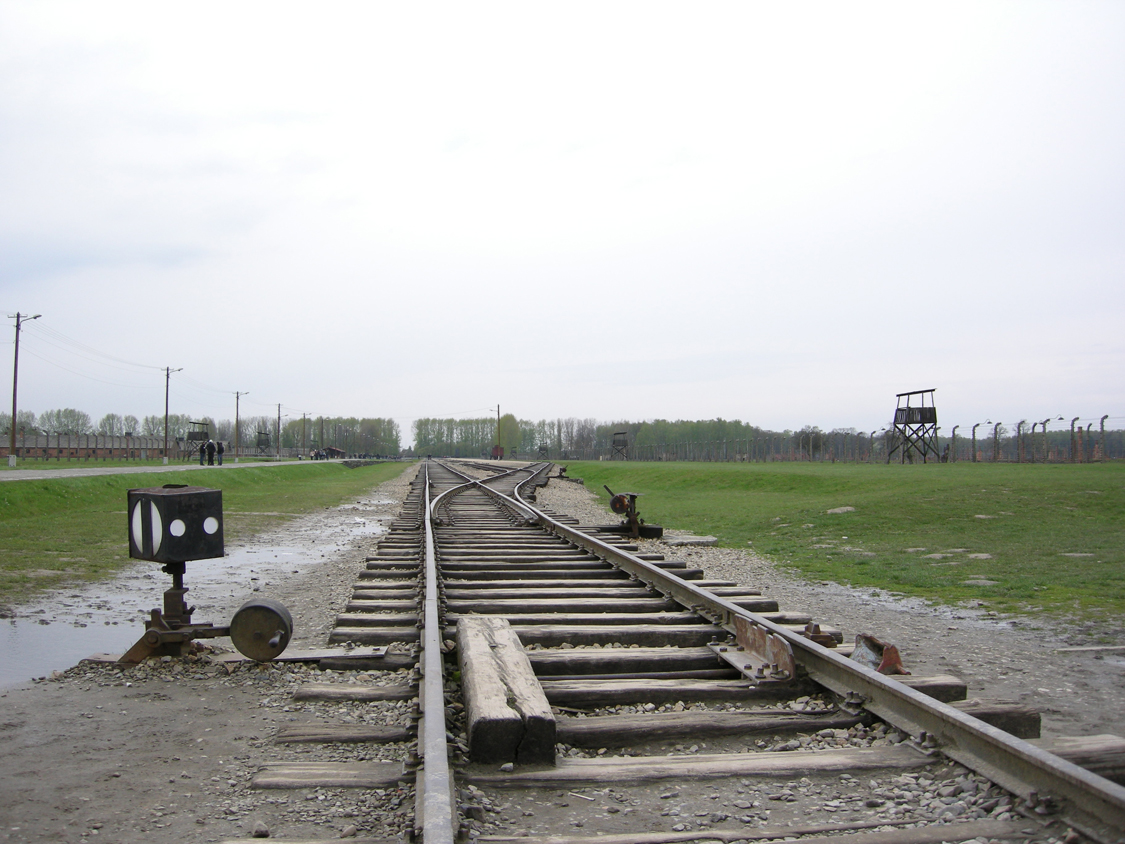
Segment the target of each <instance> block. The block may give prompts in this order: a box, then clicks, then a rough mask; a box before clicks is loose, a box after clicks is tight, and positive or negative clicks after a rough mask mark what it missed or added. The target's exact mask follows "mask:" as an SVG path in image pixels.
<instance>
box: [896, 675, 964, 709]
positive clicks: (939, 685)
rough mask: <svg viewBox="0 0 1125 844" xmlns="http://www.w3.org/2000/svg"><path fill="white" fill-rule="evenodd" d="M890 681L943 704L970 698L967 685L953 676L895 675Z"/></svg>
mask: <svg viewBox="0 0 1125 844" xmlns="http://www.w3.org/2000/svg"><path fill="white" fill-rule="evenodd" d="M888 679H890V680H898V682H900V683H902V684H903V685H904V686H909V687H910V688H912V689H914V691H916V692H921V693H922V694H924V695H929V696H930V697H932V698H934V699H935V700H940V701H941V702H942V703H952V702H953V701H955V700H964V699H965V698H966V697H967V696H968V686H966V685H965V681H964V680H962V679H960V678H959V677H954V676H953V675H951V674H935V675H933V676H932V677H915V676H913V675H895V676H894V677H889V678H888Z"/></svg>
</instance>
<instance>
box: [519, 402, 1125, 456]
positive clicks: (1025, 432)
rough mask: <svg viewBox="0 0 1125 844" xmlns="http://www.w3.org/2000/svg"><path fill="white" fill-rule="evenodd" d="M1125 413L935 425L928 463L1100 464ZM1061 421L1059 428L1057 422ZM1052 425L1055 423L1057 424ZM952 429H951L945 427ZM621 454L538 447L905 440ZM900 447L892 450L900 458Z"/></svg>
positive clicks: (793, 451) (859, 436)
mask: <svg viewBox="0 0 1125 844" xmlns="http://www.w3.org/2000/svg"><path fill="white" fill-rule="evenodd" d="M1123 421H1125V417H1121V416H1117V417H1115V416H1110V415H1108V414H1106V415H1104V416H1101V417H1097V418H1085V417H1078V416H1076V417H1073V418H1071V419H1066V418H1064V417H1056V418H1054V419H1046V420H1035V421H1028V420H1026V419H1021V420H1018V421H1016V422H1012V423H1004V422H993V421H992V420H991V419H989V420H987V421H986V422H978V423H975V424H973V425H964V426H963V425H954V426H950V427H949V428H945V429H943V428H942V427H938V436H937V445H938V452H939V453H938V454H936V455H927V456H926V458H925V461H926V462H941V463H945V462H950V463H953V462H973V463H1099V462H1104V461H1107V460H1121V459H1123V458H1125V430H1123V429H1122V428H1120V427H1107V424H1106V423H1107V422H1108V423H1110V425H1111V426H1112V425H1113V424H1114V423H1116V424H1117V425H1120V424H1121V423H1122V422H1123ZM1055 426H1059V427H1055ZM1053 428H1054V429H1053ZM945 431H948V433H945ZM636 440H637V438H633V439H632V440H631V441H630V442H629V443H628V445H627V447H626V448H625V450H624V453H622V451H621V449H620V448H619V447H615V446H614V445H613V444H612V443H605V444H602V443H599V444H597V445H595V446H592V447H587V448H557V447H546V448H542V447H541V448H540V451H539V454H538V455H537V456H538V457H540V458H545V459H550V460H622V459H624V460H634V461H642V462H673V461H683V462H704V463H708V462H736V463H743V462H750V463H774V462H801V461H803V462H825V463H836V462H849V463H876V462H886V461H887V455H888V454H891V452H892V451H894V449H895V444H896V442H901V440H900V439H899V438H898V437H897V435H896V433H895V431H894V428H893V426H890V425H888V426H887V427H884V428H880V429H876V430H872V431H869V432H861V431H829V432H823V431H817V430H813V431H809V430H805V431H794V432H784V433H766V434H762V435H760V436H757V437H746V438H743V439H729V440H702V441H688V440H674V441H664V442H645V441H644V438H641V441H640V442H638V441H636ZM902 451H903V450H902V449H901V448H900V449H899V450H898V451H897V452H895V454H894V455H893V457H892V460H893V462H898V461H899V460H900V452H902ZM906 454H907V457H906V458H905V460H906V462H923V458H922V455H920V454H918V453H917V452H909V451H908V452H906Z"/></svg>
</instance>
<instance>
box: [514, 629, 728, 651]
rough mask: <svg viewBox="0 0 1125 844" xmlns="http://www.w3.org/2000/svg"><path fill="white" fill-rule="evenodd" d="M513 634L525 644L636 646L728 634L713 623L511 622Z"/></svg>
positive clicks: (682, 643)
mask: <svg viewBox="0 0 1125 844" xmlns="http://www.w3.org/2000/svg"><path fill="white" fill-rule="evenodd" d="M513 628H514V629H515V631H516V635H517V636H519V637H520V641H521V642H523V643H524V645H533V644H534V645H542V646H543V647H555V648H557V647H559V646H560V645H564V644H571V645H612V644H614V643H620V644H622V645H639V646H641V647H681V648H689V647H701V646H703V645H706V644H707V643H708V642H710V641H712V640H713V639H715V638H716V637H718V639H720V640H722V639H725V638H726V636H727V632H726V631H725V630H723V628H721V627H718V626H717V625H714V624H707V623H703V624H684V625H672V624H666V625H652V624H636V625H607V626H601V625H594V624H588V625H582V624H575V625H567V626H559V625H542V626H539V625H532V626H524V625H521V624H515V625H513Z"/></svg>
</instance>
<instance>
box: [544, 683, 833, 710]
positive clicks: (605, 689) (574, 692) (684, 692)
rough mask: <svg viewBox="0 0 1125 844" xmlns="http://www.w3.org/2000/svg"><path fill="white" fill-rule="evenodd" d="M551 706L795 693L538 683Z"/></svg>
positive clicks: (732, 686) (745, 686)
mask: <svg viewBox="0 0 1125 844" xmlns="http://www.w3.org/2000/svg"><path fill="white" fill-rule="evenodd" d="M540 683H541V685H542V686H543V692H544V693H545V694H546V695H547V700H549V701H550V702H551V705H552V706H578V707H588V706H616V705H620V704H630V703H656V704H660V703H675V702H676V701H680V700H682V701H704V700H706V701H751V700H773V699H776V698H777V697H779V696H782V697H788V696H789V695H791V694H793V693H794V692H795V691H797V690H802V691H805V693H808V692H810V691H812V689H813V688H814V687H813V686H812V685H811V684H808V685H806V686H800V685H797V686H785V687H780V688H779V687H773V686H770V687H765V688H760V689H759V688H756V687H755V686H753V685H751V684H750V683H749V682H748V681H745V680H604V681H603V680H551V679H548V678H543V679H542V680H541V681H540Z"/></svg>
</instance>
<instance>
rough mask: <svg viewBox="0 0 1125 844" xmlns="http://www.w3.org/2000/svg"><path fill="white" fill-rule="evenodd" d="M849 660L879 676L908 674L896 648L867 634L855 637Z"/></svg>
mask: <svg viewBox="0 0 1125 844" xmlns="http://www.w3.org/2000/svg"><path fill="white" fill-rule="evenodd" d="M851 658H852V659H853V660H855V661H856V662H858V663H859V664H860V665H866V666H867V667H868V668H870V669H872V670H873V671H878V672H879V673H880V674H909V673H910V672H909V671H907V670H906V667H905V666H904V665H903V664H902V656H901V655H900V654H899V652H898V648H897V647H895V646H894V645H890V644H888V643H886V642H883V641H881V640H879V639H876V638H875V637H874V636H872V635H870V634H868V633H860V634H858V635H857V636H856V637H855V650H854V651H852V657H851Z"/></svg>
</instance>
